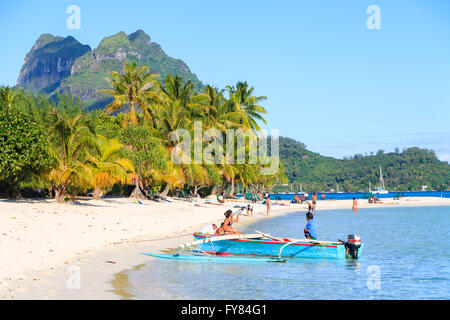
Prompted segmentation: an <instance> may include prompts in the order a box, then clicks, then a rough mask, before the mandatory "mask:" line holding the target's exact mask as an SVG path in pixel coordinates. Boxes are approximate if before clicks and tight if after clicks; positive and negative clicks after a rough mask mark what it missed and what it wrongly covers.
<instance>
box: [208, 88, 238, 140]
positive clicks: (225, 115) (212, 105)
mask: <svg viewBox="0 0 450 320" xmlns="http://www.w3.org/2000/svg"><path fill="white" fill-rule="evenodd" d="M203 95H204V96H206V97H207V98H208V99H207V105H206V108H205V112H204V114H203V119H202V120H203V121H204V122H205V123H204V126H205V129H209V128H217V129H219V130H220V131H222V133H225V132H226V130H227V129H236V128H240V127H242V125H241V123H243V122H244V121H245V117H246V115H245V113H244V112H239V111H234V110H233V109H232V108H230V104H227V103H226V99H225V97H224V96H223V90H219V89H217V88H215V87H212V86H210V85H206V86H205V89H204V92H203Z"/></svg>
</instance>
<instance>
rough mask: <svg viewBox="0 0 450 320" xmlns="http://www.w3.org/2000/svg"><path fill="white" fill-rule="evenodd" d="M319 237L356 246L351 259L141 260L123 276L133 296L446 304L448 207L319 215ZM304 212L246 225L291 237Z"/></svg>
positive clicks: (449, 275) (449, 269) (302, 223)
mask: <svg viewBox="0 0 450 320" xmlns="http://www.w3.org/2000/svg"><path fill="white" fill-rule="evenodd" d="M315 220H316V225H317V229H318V232H319V238H320V239H324V240H337V239H346V237H347V235H348V234H359V235H361V239H362V241H363V242H364V245H365V247H364V253H363V257H362V258H361V259H360V260H359V261H339V260H321V259H288V261H287V262H286V263H211V262H178V261H173V260H156V259H151V260H149V261H148V262H147V263H146V264H145V265H144V266H143V267H142V268H140V269H139V270H138V271H131V272H129V273H128V280H129V288H128V289H127V290H128V291H129V294H130V295H131V296H132V297H133V298H134V299H152V298H154V297H155V296H158V295H162V296H164V297H165V298H169V299H244V300H248V299H450V245H449V241H448V239H447V238H448V235H449V230H450V207H448V206H446V207H403V208H395V207H394V208H388V207H385V208H368V209H358V213H357V214H353V213H352V212H351V210H329V211H319V212H317V213H316V215H315ZM305 224H306V220H305V214H304V212H299V213H293V214H289V215H286V216H282V217H276V218H271V219H265V220H263V221H259V222H256V223H254V224H248V225H246V226H245V228H244V229H241V231H243V232H253V231H254V230H255V229H256V230H262V231H264V232H269V233H271V234H272V235H279V236H285V237H298V236H299V235H301V234H302V230H303V228H304V226H305Z"/></svg>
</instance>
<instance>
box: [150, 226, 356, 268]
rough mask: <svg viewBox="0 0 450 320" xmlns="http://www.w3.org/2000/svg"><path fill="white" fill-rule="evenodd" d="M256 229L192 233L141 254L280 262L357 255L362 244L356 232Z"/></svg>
mask: <svg viewBox="0 0 450 320" xmlns="http://www.w3.org/2000/svg"><path fill="white" fill-rule="evenodd" d="M257 232H258V233H256V234H229V235H207V234H203V233H194V238H195V240H194V241H191V242H187V243H184V244H181V245H179V246H178V249H177V250H175V252H174V253H173V254H153V253H143V254H145V255H148V256H153V257H157V258H163V259H178V260H191V261H199V260H202V257H203V258H204V259H203V260H209V261H211V260H214V259H216V258H217V259H219V260H223V257H227V258H228V261H233V259H235V260H236V261H237V260H239V259H240V260H242V259H243V260H245V261H247V260H248V259H258V260H254V261H279V262H284V261H285V258H322V259H346V258H350V259H359V258H360V257H361V255H362V249H363V245H362V243H361V240H360V237H359V236H358V235H349V236H348V239H347V241H342V240H339V241H322V240H314V239H293V238H280V237H274V236H272V235H270V234H268V233H262V232H259V231H257ZM186 249H188V250H190V253H191V255H190V256H189V255H188V256H187V255H182V254H181V253H183V252H184V251H185V250H186ZM188 252H189V251H188ZM219 257H220V258H219ZM262 258H263V259H262ZM264 258H265V260H264ZM219 260H216V261H219ZM248 261H253V260H248Z"/></svg>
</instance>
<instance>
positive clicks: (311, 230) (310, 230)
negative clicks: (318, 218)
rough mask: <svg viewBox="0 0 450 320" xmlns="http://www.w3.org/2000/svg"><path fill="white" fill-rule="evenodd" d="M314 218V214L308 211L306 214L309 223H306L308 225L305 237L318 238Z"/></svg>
mask: <svg viewBox="0 0 450 320" xmlns="http://www.w3.org/2000/svg"><path fill="white" fill-rule="evenodd" d="M313 219H314V216H313V214H312V212H308V213H307V214H306V221H308V223H307V224H306V227H305V230H304V232H305V238H307V239H313V240H317V232H316V225H315V223H314V220H313Z"/></svg>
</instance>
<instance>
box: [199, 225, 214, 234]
mask: <svg viewBox="0 0 450 320" xmlns="http://www.w3.org/2000/svg"><path fill="white" fill-rule="evenodd" d="M216 230H217V226H216V225H215V224H214V223H213V224H207V225H206V226H204V227H203V229H202V230H201V231H200V232H201V233H203V234H215V233H216Z"/></svg>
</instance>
